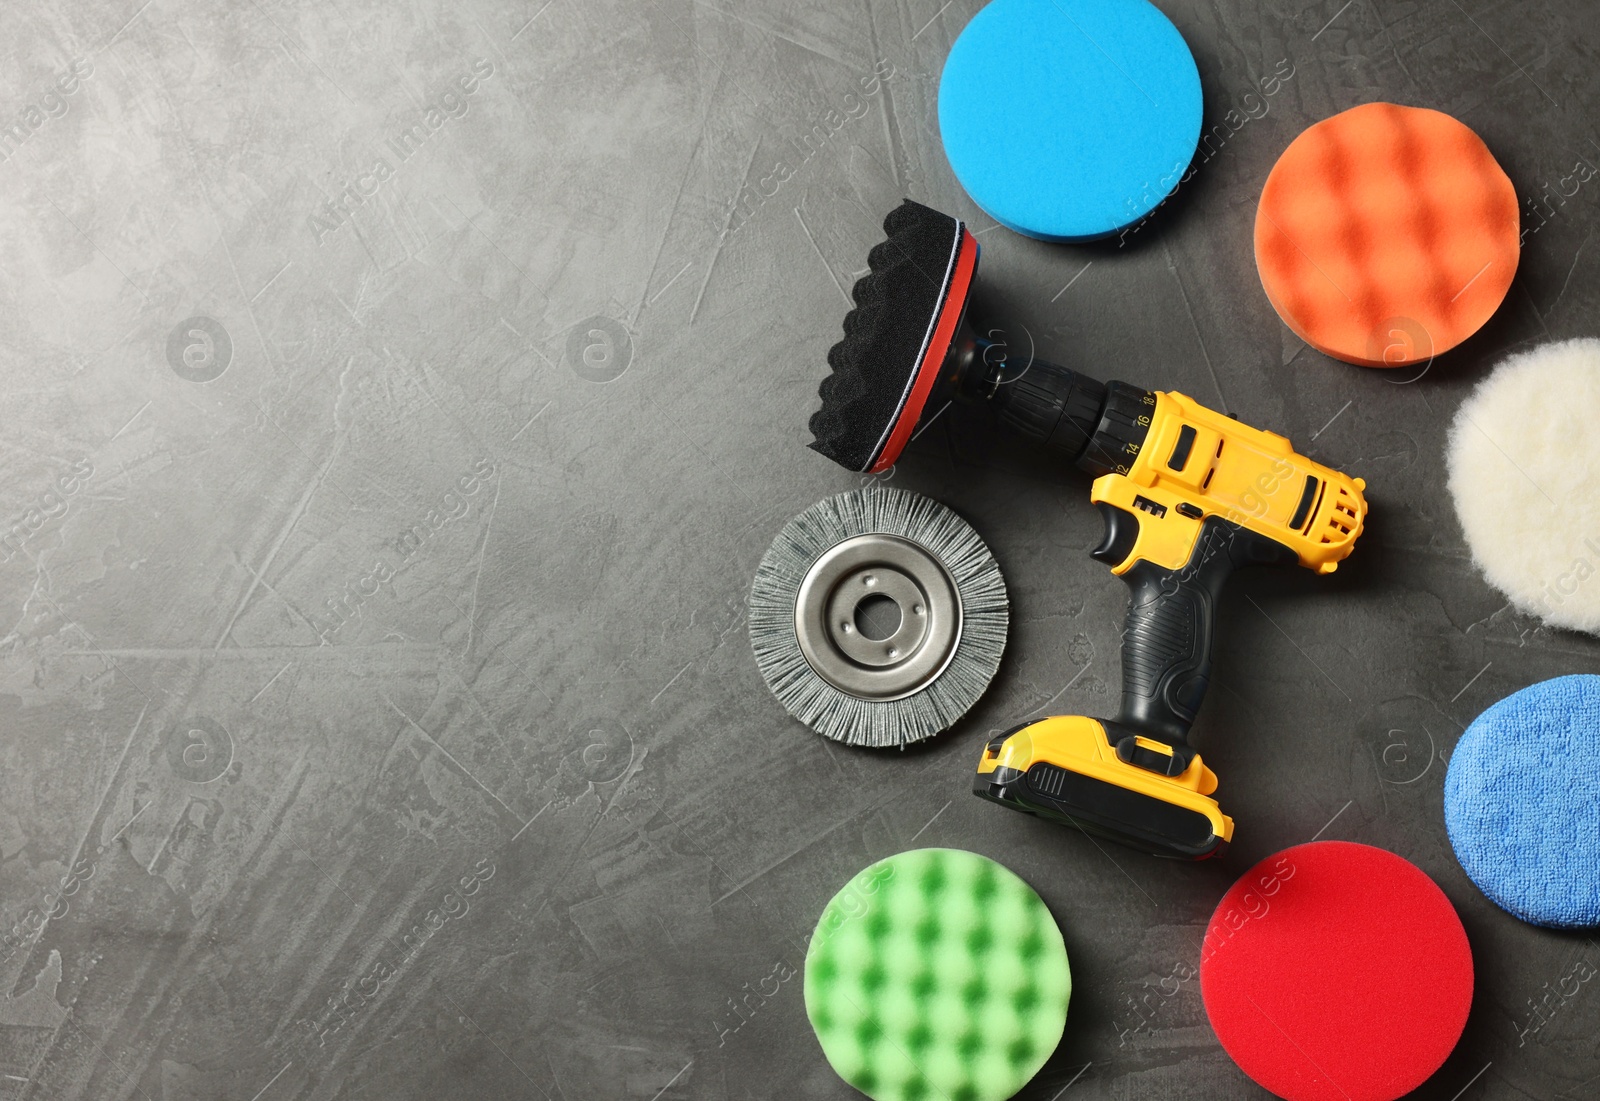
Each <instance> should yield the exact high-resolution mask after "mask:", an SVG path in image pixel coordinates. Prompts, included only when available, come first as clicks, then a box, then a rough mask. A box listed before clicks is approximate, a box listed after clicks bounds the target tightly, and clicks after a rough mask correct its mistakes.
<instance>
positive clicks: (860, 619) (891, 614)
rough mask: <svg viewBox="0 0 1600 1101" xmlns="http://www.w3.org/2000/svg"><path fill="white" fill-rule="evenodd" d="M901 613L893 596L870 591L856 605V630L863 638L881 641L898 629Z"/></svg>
mask: <svg viewBox="0 0 1600 1101" xmlns="http://www.w3.org/2000/svg"><path fill="white" fill-rule="evenodd" d="M902 615H903V613H902V612H901V610H900V605H899V604H898V603H896V601H895V599H894V597H892V596H884V595H883V594H882V593H872V594H870V595H869V596H867V598H866V599H864V600H863V601H862V602H861V603H860V604H857V605H856V615H855V620H856V630H858V631H860V632H861V634H862V636H863V637H864V638H868V639H871V640H872V641H873V642H882V641H883V640H884V639H886V638H889V637H890V636H892V635H893V634H894V633H895V632H896V631H898V630H899V629H900V620H901V617H902Z"/></svg>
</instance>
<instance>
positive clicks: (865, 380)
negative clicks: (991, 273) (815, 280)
mask: <svg viewBox="0 0 1600 1101" xmlns="http://www.w3.org/2000/svg"><path fill="white" fill-rule="evenodd" d="M883 231H884V233H885V234H886V237H885V239H884V240H883V241H880V242H879V243H878V244H876V245H874V246H873V248H872V251H871V252H869V253H868V254H867V266H868V271H867V274H866V275H864V276H862V277H861V278H860V279H859V280H857V281H856V285H855V288H854V289H853V291H852V296H853V298H854V299H855V308H854V309H853V310H851V311H850V312H849V313H848V314H846V315H845V319H844V339H843V340H841V341H839V343H837V344H835V345H834V346H833V347H832V348H831V349H829V351H828V365H829V366H830V367H831V368H832V369H833V371H832V373H831V374H830V375H829V376H828V377H827V378H825V379H823V380H822V385H821V387H820V388H819V390H818V392H819V393H820V395H821V397H822V408H820V409H818V410H817V411H816V412H815V413H814V414H812V417H811V434H812V435H813V436H814V437H815V439H814V440H813V441H812V444H811V447H812V448H813V449H815V450H816V451H819V452H821V453H822V454H823V455H826V456H827V457H828V458H830V459H832V460H833V461H834V462H836V463H838V464H839V465H841V466H844V467H847V468H848V469H850V470H859V471H864V472H866V471H879V470H887V469H888V468H889V467H891V466H893V465H894V462H895V460H896V459H897V458H899V456H900V452H901V450H902V449H903V448H904V447H905V445H906V443H907V442H908V441H909V440H910V439H911V436H912V434H913V432H914V431H915V430H916V426H917V421H918V419H919V418H920V417H921V416H922V413H923V410H924V408H925V407H926V405H927V402H928V395H929V394H930V393H931V392H932V391H933V384H934V382H935V381H936V380H937V378H938V375H939V369H940V367H941V365H942V364H943V363H944V359H945V355H946V353H947V352H948V351H949V349H950V342H951V340H952V338H953V337H954V336H955V333H956V327H957V325H958V324H959V322H960V320H961V313H962V310H963V309H964V308H965V306H966V302H967V294H968V292H969V291H970V289H971V286H972V279H973V276H974V275H975V274H976V270H977V264H978V242H977V240H976V239H974V238H973V236H972V234H971V233H970V232H968V231H967V227H966V225H965V224H964V223H963V222H962V221H961V220H960V219H959V218H953V217H951V216H950V215H948V214H941V213H939V212H938V211H937V210H932V209H930V208H928V207H925V206H923V205H922V204H921V203H914V202H912V201H911V200H910V199H907V200H906V201H905V202H903V203H901V204H900V205H899V206H898V207H896V208H895V209H894V210H892V211H890V212H889V216H888V217H886V218H885V219H884V220H883Z"/></svg>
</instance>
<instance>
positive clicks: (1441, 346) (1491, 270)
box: [1256, 103, 1521, 367]
mask: <svg viewBox="0 0 1600 1101" xmlns="http://www.w3.org/2000/svg"><path fill="white" fill-rule="evenodd" d="M1520 254H1521V239H1520V233H1519V208H1518V203H1517V193H1516V189H1515V188H1513V187H1512V185H1511V180H1510V179H1509V178H1508V177H1507V176H1506V174H1505V172H1504V171H1503V170H1502V169H1501V167H1500V165H1499V164H1498V163H1497V162H1496V161H1495V159H1494V154H1492V153H1490V152H1489V148H1488V146H1486V145H1484V143H1483V140H1482V139H1481V138H1479V137H1478V135H1477V134H1475V133H1473V132H1472V131H1471V130H1470V129H1468V128H1467V127H1466V126H1464V125H1462V124H1461V123H1460V122H1458V121H1456V120H1455V119H1453V118H1451V117H1450V116H1449V115H1446V114H1442V113H1440V112H1438V111H1430V110H1427V109H1426V108H1421V107H1400V106H1397V105H1395V104H1393V103H1369V104H1366V105H1364V106H1361V107H1353V108H1351V109H1350V110H1348V111H1345V112H1342V113H1341V114H1337V115H1334V116H1333V117H1332V118H1330V119H1324V120H1323V121H1322V122H1319V123H1317V124H1316V125H1315V126H1312V127H1310V128H1309V129H1307V130H1306V131H1305V132H1304V133H1303V134H1301V135H1300V136H1299V137H1298V138H1296V139H1295V140H1294V141H1293V142H1291V143H1290V145H1289V148H1288V149H1286V150H1284V153H1283V156H1282V157H1280V158H1279V159H1278V163H1277V165H1275V166H1274V167H1273V169H1272V173H1271V174H1270V175H1269V176H1268V177H1267V183H1266V186H1265V187H1264V188H1262V190H1261V205H1260V206H1259V208H1258V209H1257V211H1256V267H1257V269H1258V270H1259V271H1260V273H1261V285H1262V286H1263V287H1264V288H1265V289H1266V292H1267V298H1268V299H1270V300H1271V302H1272V306H1273V308H1274V309H1276V310H1277V311H1278V316H1280V317H1282V318H1283V320H1284V323H1285V324H1286V325H1288V326H1289V328H1291V329H1293V330H1294V332H1295V334H1296V335H1297V336H1299V337H1300V338H1301V339H1302V340H1304V341H1305V342H1306V343H1307V344H1309V345H1311V346H1312V347H1313V348H1315V349H1317V350H1318V351H1319V352H1322V353H1324V354H1326V355H1329V356H1332V357H1333V358H1335V359H1341V360H1344V361H1345V362H1347V363H1357V364H1362V365H1364V366H1368V367H1402V366H1406V365H1408V364H1414V363H1422V362H1426V361H1427V360H1429V359H1431V358H1432V357H1434V356H1436V355H1439V354H1441V353H1443V352H1446V351H1448V350H1450V349H1451V348H1454V347H1455V346H1456V345H1458V344H1460V343H1461V342H1462V341H1463V340H1466V339H1467V338H1468V337H1469V336H1471V335H1472V334H1473V333H1475V332H1477V331H1478V329H1480V328H1482V326H1483V325H1484V323H1485V322H1487V321H1488V320H1489V318H1490V317H1491V316H1492V315H1493V314H1494V312H1495V310H1496V309H1498V308H1499V306H1500V303H1501V301H1502V300H1503V299H1504V298H1505V295H1506V291H1507V290H1509V289H1510V287H1511V278H1512V276H1514V275H1515V274H1516V271H1517V260H1518V257H1519V256H1520Z"/></svg>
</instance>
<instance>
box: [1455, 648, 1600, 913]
mask: <svg viewBox="0 0 1600 1101" xmlns="http://www.w3.org/2000/svg"><path fill="white" fill-rule="evenodd" d="M1597 760H1600V676H1594V675H1592V674H1583V675H1579V676H1570V677H1556V678H1555V679H1554V680H1547V681H1544V682H1542V683H1540V684H1535V685H1533V686H1531V687H1529V688H1524V689H1523V690H1522V691H1520V692H1517V693H1515V694H1514V695H1511V696H1507V697H1506V698H1505V699H1503V700H1501V701H1500V702H1499V703H1497V704H1495V705H1494V706H1493V707H1491V708H1489V709H1488V710H1487V711H1485V712H1484V713H1483V714H1481V715H1479V716H1478V717H1477V718H1476V719H1475V720H1473V723H1472V725H1471V726H1470V727H1468V728H1467V732H1466V733H1465V734H1463V735H1462V736H1461V741H1460V742H1458V743H1457V744H1456V748H1455V752H1454V753H1452V754H1451V756H1450V771H1449V774H1448V775H1447V776H1446V777H1445V782H1444V820H1445V826H1446V827H1447V828H1448V829H1449V831H1450V843H1451V844H1452V845H1453V846H1455V850H1456V859H1458V860H1460V861H1461V866H1462V868H1464V869H1465V870H1466V873H1467V875H1469V876H1470V877H1471V878H1472V881H1473V882H1474V883H1476V884H1477V885H1478V888H1479V889H1480V890H1482V891H1483V893H1484V894H1486V895H1488V896H1489V898H1490V899H1491V900H1493V901H1494V902H1495V903H1496V904H1497V905H1499V906H1501V907H1502V908H1504V909H1506V910H1509V911H1510V912H1511V913H1513V914H1515V915H1516V916H1517V917H1519V918H1522V919H1523V920H1524V921H1529V922H1532V923H1533V924H1535V925H1548V926H1553V927H1555V928H1580V927H1585V926H1592V925H1600V770H1597V769H1596V768H1595V762H1596V761H1597Z"/></svg>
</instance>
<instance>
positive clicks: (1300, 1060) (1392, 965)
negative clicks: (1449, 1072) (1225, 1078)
mask: <svg viewBox="0 0 1600 1101" xmlns="http://www.w3.org/2000/svg"><path fill="white" fill-rule="evenodd" d="M1200 993H1201V996H1202V997H1203V998H1204V999H1205V1005H1206V1014H1207V1015H1208V1016H1209V1017H1210V1018H1211V1027H1212V1028H1213V1029H1215V1030H1216V1033H1217V1038H1218V1039H1219V1040H1221V1041H1222V1046H1223V1048H1224V1049H1225V1050H1226V1051H1227V1052H1228V1054H1229V1055H1230V1056H1232V1057H1233V1061H1234V1062H1236V1063H1238V1064H1239V1067H1240V1069H1241V1070H1243V1071H1244V1072H1245V1073H1246V1074H1248V1075H1249V1076H1250V1077H1251V1078H1252V1079H1254V1080H1255V1081H1256V1082H1258V1083H1259V1084H1260V1085H1262V1086H1263V1087H1265V1088H1266V1089H1268V1090H1271V1091H1272V1092H1273V1093H1275V1094H1277V1095H1278V1096H1279V1097H1283V1098H1287V1099H1288V1101H1395V1099H1396V1098H1399V1097H1402V1096H1404V1095H1405V1094H1407V1093H1410V1092H1411V1091H1412V1090H1414V1089H1416V1088H1417V1087H1418V1086H1420V1085H1421V1084H1422V1083H1423V1082H1424V1081H1426V1080H1427V1079H1428V1078H1429V1077H1430V1076H1431V1075H1432V1074H1433V1072H1434V1071H1436V1070H1438V1069H1439V1067H1440V1065H1441V1064H1443V1063H1444V1061H1445V1058H1446V1057H1447V1056H1449V1054H1450V1052H1451V1050H1452V1049H1454V1047H1455V1046H1456V1041H1457V1040H1459V1039H1460V1038H1461V1030H1462V1029H1463V1028H1465V1027H1466V1023H1467V1012H1468V1010H1469V1009H1470V1008H1471V1006H1472V949H1471V947H1470V946H1469V945H1468V944H1467V934H1466V931H1465V930H1464V929H1462V927H1461V919H1460V918H1458V917H1457V916H1456V912H1455V909H1454V908H1453V907H1452V906H1451V905H1450V900H1449V899H1448V898H1446V897H1445V895H1444V892H1443V891H1441V890H1440V889H1439V887H1438V885H1437V884H1435V883H1434V882H1433V880H1431V879H1429V878H1428V876H1427V874H1426V873H1424V872H1423V871H1422V870H1421V869H1420V868H1418V867H1417V866H1416V865H1414V864H1412V863H1411V862H1410V861H1408V860H1405V859H1402V858H1401V857H1398V856H1396V855H1394V854H1393V853H1391V852H1386V851H1384V850H1383V849H1375V848H1373V847H1372V846H1370V845H1356V844H1352V843H1351V842H1348V841H1316V842H1312V843H1311V844H1309V845H1297V846H1295V847H1294V848H1292V849H1285V850H1284V851H1283V852H1281V853H1279V854H1277V855H1276V856H1269V857H1268V858H1267V859H1265V860H1263V861H1262V862H1261V863H1260V864H1257V865H1256V866H1255V867H1254V868H1252V869H1250V871H1249V872H1248V873H1246V875H1245V876H1244V877H1243V878H1242V879H1240V880H1239V882H1237V883H1235V884H1234V885H1233V887H1232V888H1230V889H1229V891H1228V893H1227V894H1226V895H1224V896H1223V898H1222V902H1221V903H1220V904H1219V905H1218V906H1217V912H1216V913H1215V914H1213V915H1212V917H1211V924H1210V925H1209V926H1207V928H1206V937H1205V945H1204V947H1203V948H1202V950H1201V960H1200Z"/></svg>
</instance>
